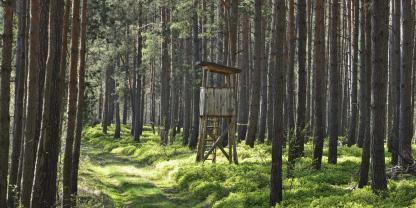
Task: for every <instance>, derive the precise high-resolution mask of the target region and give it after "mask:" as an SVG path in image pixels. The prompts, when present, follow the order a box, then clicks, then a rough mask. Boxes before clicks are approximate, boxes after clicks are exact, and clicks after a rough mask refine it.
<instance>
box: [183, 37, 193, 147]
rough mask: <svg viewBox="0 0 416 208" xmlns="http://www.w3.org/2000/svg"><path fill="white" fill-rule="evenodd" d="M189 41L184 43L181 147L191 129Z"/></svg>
mask: <svg viewBox="0 0 416 208" xmlns="http://www.w3.org/2000/svg"><path fill="white" fill-rule="evenodd" d="M191 47H192V43H191V39H190V38H187V39H186V41H185V51H186V55H185V57H186V65H185V66H184V79H183V93H184V95H183V96H184V104H183V106H184V107H183V141H182V145H183V146H186V145H188V143H189V133H190V129H191V120H192V118H191V110H192V100H191V99H192V91H191V88H192V81H191V76H190V73H191V72H190V71H191V70H190V69H191V67H192V63H191V62H192V61H191V51H192V48H191Z"/></svg>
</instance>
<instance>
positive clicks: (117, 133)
mask: <svg viewBox="0 0 416 208" xmlns="http://www.w3.org/2000/svg"><path fill="white" fill-rule="evenodd" d="M118 100H119V98H118V95H116V96H115V101H116V103H115V106H114V107H115V109H114V110H115V114H116V127H115V129H114V139H120V136H121V122H120V102H119V101H118Z"/></svg>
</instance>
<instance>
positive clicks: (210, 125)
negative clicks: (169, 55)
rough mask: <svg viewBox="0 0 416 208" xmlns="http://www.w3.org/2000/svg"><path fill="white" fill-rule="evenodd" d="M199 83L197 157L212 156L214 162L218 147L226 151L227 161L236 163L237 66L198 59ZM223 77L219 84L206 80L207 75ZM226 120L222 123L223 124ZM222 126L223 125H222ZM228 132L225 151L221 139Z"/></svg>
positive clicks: (210, 157) (205, 157) (201, 159)
mask: <svg viewBox="0 0 416 208" xmlns="http://www.w3.org/2000/svg"><path fill="white" fill-rule="evenodd" d="M198 66H201V67H202V70H203V76H202V87H201V93H200V98H201V99H200V106H199V110H200V117H199V118H200V126H199V138H198V149H197V150H198V152H197V157H196V161H197V162H204V161H205V160H212V162H213V163H215V162H216V158H217V157H216V156H217V150H218V149H219V150H221V152H222V153H223V154H224V155H225V157H226V158H227V159H228V161H229V162H230V163H233V162H234V163H235V164H238V159H237V146H236V136H235V134H236V118H235V117H236V116H235V114H236V111H235V107H236V101H237V91H236V87H237V80H238V74H239V73H240V72H241V70H240V69H236V68H232V67H227V66H223V65H219V64H216V63H210V62H201V63H199V64H198ZM212 74H216V75H217V76H223V77H224V82H225V83H224V84H223V85H222V86H220V87H219V86H215V85H214V84H213V83H210V82H209V77H211V76H210V75H212ZM222 122H225V123H226V124H225V125H222ZM223 127H225V128H223ZM227 136H228V152H227V151H226V150H225V148H224V147H223V143H224V142H223V140H224V139H225V138H227Z"/></svg>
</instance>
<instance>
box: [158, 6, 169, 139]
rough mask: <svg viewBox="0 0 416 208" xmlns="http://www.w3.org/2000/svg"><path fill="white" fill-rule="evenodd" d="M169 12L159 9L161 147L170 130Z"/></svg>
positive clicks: (166, 9)
mask: <svg viewBox="0 0 416 208" xmlns="http://www.w3.org/2000/svg"><path fill="white" fill-rule="evenodd" d="M169 14H170V11H169V9H168V8H167V6H163V7H161V18H162V36H163V42H162V46H161V48H162V58H161V64H162V66H161V72H160V73H161V74H160V77H161V80H160V81H161V85H162V88H161V97H160V102H161V112H160V115H161V124H162V130H161V132H160V142H161V144H163V145H167V144H168V136H169V135H168V134H169V130H170V125H169V124H170V122H169V116H170V113H169V111H170V107H169V106H170V102H169V101H170V57H169V44H170V43H169V42H170V41H169V37H170V31H169V28H168V23H169V16H170V15H169Z"/></svg>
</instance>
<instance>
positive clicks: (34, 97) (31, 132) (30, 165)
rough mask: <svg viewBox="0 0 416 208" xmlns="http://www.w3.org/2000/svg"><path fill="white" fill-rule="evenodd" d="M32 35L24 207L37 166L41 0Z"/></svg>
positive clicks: (34, 5)
mask: <svg viewBox="0 0 416 208" xmlns="http://www.w3.org/2000/svg"><path fill="white" fill-rule="evenodd" d="M30 17H31V18H30V25H31V26H30V31H29V33H30V37H29V42H30V43H29V66H28V67H29V68H28V70H29V77H28V79H29V81H28V83H29V84H28V92H27V93H28V94H27V96H28V97H30V98H31V99H28V100H27V109H26V110H27V112H26V122H25V139H24V147H23V148H24V153H23V168H22V170H23V172H22V190H21V194H22V197H21V198H22V204H23V206H24V207H30V197H31V191H32V184H33V173H34V167H35V157H36V155H35V153H36V146H35V142H34V141H37V140H38V139H37V138H35V136H36V127H37V123H38V120H37V118H38V116H37V114H38V109H39V107H40V103H39V102H40V101H39V60H40V44H39V37H40V36H39V32H40V31H39V23H40V1H39V0H31V2H30Z"/></svg>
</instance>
